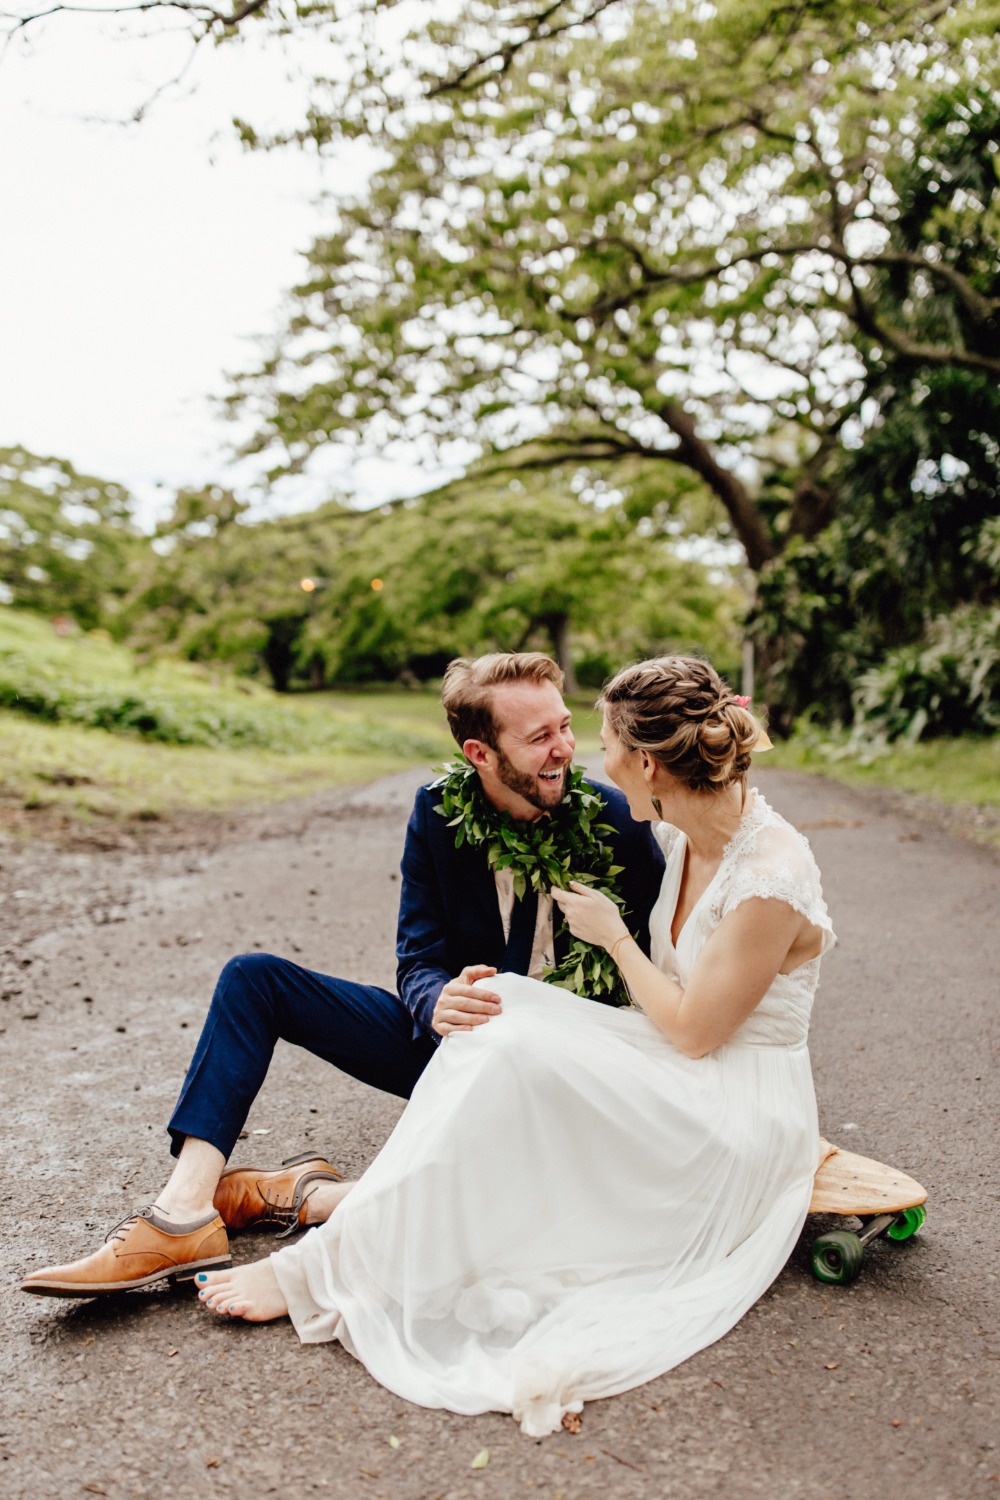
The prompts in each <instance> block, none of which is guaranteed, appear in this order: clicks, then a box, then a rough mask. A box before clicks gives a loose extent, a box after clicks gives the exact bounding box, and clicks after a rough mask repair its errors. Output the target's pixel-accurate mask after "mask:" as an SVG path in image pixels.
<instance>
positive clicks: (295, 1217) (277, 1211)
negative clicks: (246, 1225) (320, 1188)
mask: <svg viewBox="0 0 1000 1500" xmlns="http://www.w3.org/2000/svg"><path fill="white" fill-rule="evenodd" d="M258 1191H260V1189H258ZM315 1191H316V1185H315V1184H314V1185H313V1186H312V1187H311V1188H309V1190H308V1192H305V1193H303V1195H302V1200H301V1202H300V1203H299V1205H298V1207H297V1208H296V1207H295V1195H294V1194H292V1196H291V1197H284V1196H281V1197H274V1198H272V1197H271V1196H270V1195H269V1194H268V1193H266V1192H261V1193H260V1196H261V1198H262V1199H263V1202H264V1212H263V1213H262V1214H261V1216H260V1221H259V1222H260V1223H262V1224H283V1225H284V1228H283V1229H282V1231H281V1233H280V1234H279V1235H278V1239H279V1240H284V1239H287V1238H288V1236H289V1235H290V1234H294V1233H295V1231H296V1229H298V1228H299V1227H300V1226H299V1214H300V1213H301V1212H302V1210H303V1209H304V1208H305V1206H306V1204H307V1203H308V1202H309V1199H310V1198H311V1197H312V1195H313V1193H314V1192H315Z"/></svg>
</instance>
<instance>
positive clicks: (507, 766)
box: [496, 746, 569, 812]
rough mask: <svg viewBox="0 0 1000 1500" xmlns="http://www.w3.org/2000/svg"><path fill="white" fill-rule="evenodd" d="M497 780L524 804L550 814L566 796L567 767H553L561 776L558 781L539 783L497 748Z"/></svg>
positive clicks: (535, 777) (536, 778)
mask: <svg viewBox="0 0 1000 1500" xmlns="http://www.w3.org/2000/svg"><path fill="white" fill-rule="evenodd" d="M496 754H497V778H498V780H500V781H502V782H503V784H504V786H505V787H506V788H507V789H508V791H511V792H516V793H517V795H518V796H519V797H523V798H524V800H525V802H530V803H531V806H532V807H537V808H538V810H539V812H551V811H552V809H553V808H554V807H558V806H559V803H560V802H561V801H562V799H563V797H564V796H565V795H566V772H567V771H568V770H569V766H568V765H565V766H560V767H558V768H557V767H555V766H553V768H552V769H553V770H556V769H559V770H560V771H561V772H562V775H561V776H560V777H559V780H558V781H554V780H553V781H540V780H539V779H538V777H537V776H532V775H530V774H529V773H528V772H527V771H519V770H518V769H517V767H516V766H515V765H513V764H512V763H511V761H509V760H508V759H507V757H506V755H505V754H504V752H503V751H502V750H501V749H500V747H499V746H497V751H496Z"/></svg>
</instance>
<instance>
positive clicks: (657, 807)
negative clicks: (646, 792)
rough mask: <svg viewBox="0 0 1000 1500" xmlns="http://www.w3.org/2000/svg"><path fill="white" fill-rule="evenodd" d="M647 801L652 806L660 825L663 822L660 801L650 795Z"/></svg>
mask: <svg viewBox="0 0 1000 1500" xmlns="http://www.w3.org/2000/svg"><path fill="white" fill-rule="evenodd" d="M649 800H650V801H651V802H652V804H653V810H654V812H655V813H656V816H657V817H658V818H659V820H660V822H661V823H662V822H663V803H662V802H661V801H660V799H659V797H654V796H652V794H651V795H650V799H649Z"/></svg>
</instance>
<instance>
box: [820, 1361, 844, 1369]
mask: <svg viewBox="0 0 1000 1500" xmlns="http://www.w3.org/2000/svg"><path fill="white" fill-rule="evenodd" d="M823 1368H824V1370H839V1369H840V1361H839V1360H837V1359H835V1360H832V1361H831V1362H830V1364H828V1365H824V1366H823Z"/></svg>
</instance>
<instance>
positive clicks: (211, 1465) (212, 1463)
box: [205, 1458, 222, 1469]
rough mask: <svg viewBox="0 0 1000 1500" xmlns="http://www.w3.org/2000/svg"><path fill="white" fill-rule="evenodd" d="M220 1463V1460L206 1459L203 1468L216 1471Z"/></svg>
mask: <svg viewBox="0 0 1000 1500" xmlns="http://www.w3.org/2000/svg"><path fill="white" fill-rule="evenodd" d="M221 1462H222V1459H221V1458H206V1460H205V1468H206V1469H217V1468H218V1467H219V1465H220V1464H221Z"/></svg>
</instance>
